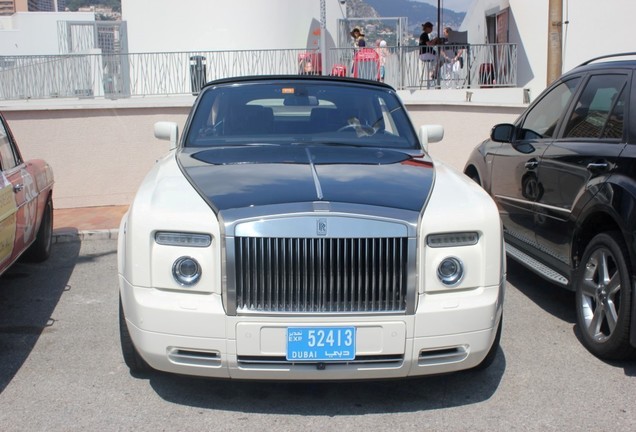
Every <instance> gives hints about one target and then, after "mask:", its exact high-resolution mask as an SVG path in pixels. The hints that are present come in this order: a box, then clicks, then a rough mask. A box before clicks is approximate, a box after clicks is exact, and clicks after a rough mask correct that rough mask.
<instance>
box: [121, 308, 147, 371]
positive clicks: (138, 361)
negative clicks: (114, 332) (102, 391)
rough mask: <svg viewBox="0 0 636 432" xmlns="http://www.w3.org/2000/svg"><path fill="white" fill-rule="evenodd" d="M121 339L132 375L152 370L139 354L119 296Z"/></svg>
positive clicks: (126, 361) (123, 353) (122, 348)
mask: <svg viewBox="0 0 636 432" xmlns="http://www.w3.org/2000/svg"><path fill="white" fill-rule="evenodd" d="M119 341H120V343H121V353H122V356H123V357H124V363H126V366H128V369H129V370H130V373H131V375H142V374H144V373H147V372H150V371H151V370H152V368H151V367H150V365H148V363H146V361H145V360H144V359H143V358H142V357H141V356H140V355H139V352H138V351H137V348H135V345H134V344H133V341H132V339H131V337H130V332H129V331H128V325H127V324H126V316H125V315H124V308H123V306H122V304H121V297H120V298H119Z"/></svg>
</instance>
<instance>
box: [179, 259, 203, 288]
mask: <svg viewBox="0 0 636 432" xmlns="http://www.w3.org/2000/svg"><path fill="white" fill-rule="evenodd" d="M172 276H173V277H174V279H175V280H176V281H177V283H178V284H179V285H183V286H192V285H194V284H196V283H197V282H199V279H201V266H200V265H199V263H198V262H197V260H195V259H194V258H191V257H188V256H182V257H180V258H177V260H176V261H175V262H174V264H173V265H172Z"/></svg>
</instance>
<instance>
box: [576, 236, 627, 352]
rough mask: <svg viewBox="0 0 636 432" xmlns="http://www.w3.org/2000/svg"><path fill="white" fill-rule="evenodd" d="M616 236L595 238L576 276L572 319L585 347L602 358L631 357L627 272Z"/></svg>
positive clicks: (624, 251) (587, 249)
mask: <svg viewBox="0 0 636 432" xmlns="http://www.w3.org/2000/svg"><path fill="white" fill-rule="evenodd" d="M626 256H627V250H626V248H625V246H624V245H623V242H622V240H621V237H620V235H619V233H616V232H608V233H601V234H598V235H596V236H595V237H594V238H592V240H591V241H590V243H589V244H588V245H587V247H586V248H585V252H584V253H583V259H582V261H581V266H580V267H579V269H578V271H577V274H576V319H577V324H578V327H579V329H580V331H581V338H582V339H583V344H584V345H585V347H586V348H587V349H588V350H589V351H590V352H591V353H592V354H594V355H596V356H598V357H600V358H603V359H613V360H618V359H625V358H627V357H630V356H632V355H633V354H634V348H632V347H631V345H630V341H629V328H630V319H631V317H630V314H631V303H632V300H633V293H632V281H631V274H632V273H631V271H630V268H629V264H628V261H627V260H626V259H625V257H626Z"/></svg>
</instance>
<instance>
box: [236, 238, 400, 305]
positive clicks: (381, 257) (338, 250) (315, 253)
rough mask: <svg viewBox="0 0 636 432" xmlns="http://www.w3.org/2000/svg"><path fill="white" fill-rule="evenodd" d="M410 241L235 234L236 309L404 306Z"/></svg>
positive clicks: (398, 239)
mask: <svg viewBox="0 0 636 432" xmlns="http://www.w3.org/2000/svg"><path fill="white" fill-rule="evenodd" d="M407 241H408V239H407V238H261V237H237V238H236V239H235V242H236V243H235V253H236V256H235V270H236V305H237V312H247V311H258V312H309V313H311V312H314V313H344V312H400V311H405V310H406V288H407V277H406V276H407V275H406V272H407Z"/></svg>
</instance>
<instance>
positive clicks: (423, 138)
mask: <svg viewBox="0 0 636 432" xmlns="http://www.w3.org/2000/svg"><path fill="white" fill-rule="evenodd" d="M419 138H420V144H421V145H422V150H424V151H428V143H435V142H439V141H441V140H442V139H443V138H444V127H443V126H441V125H424V126H421V127H420V136H419Z"/></svg>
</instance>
